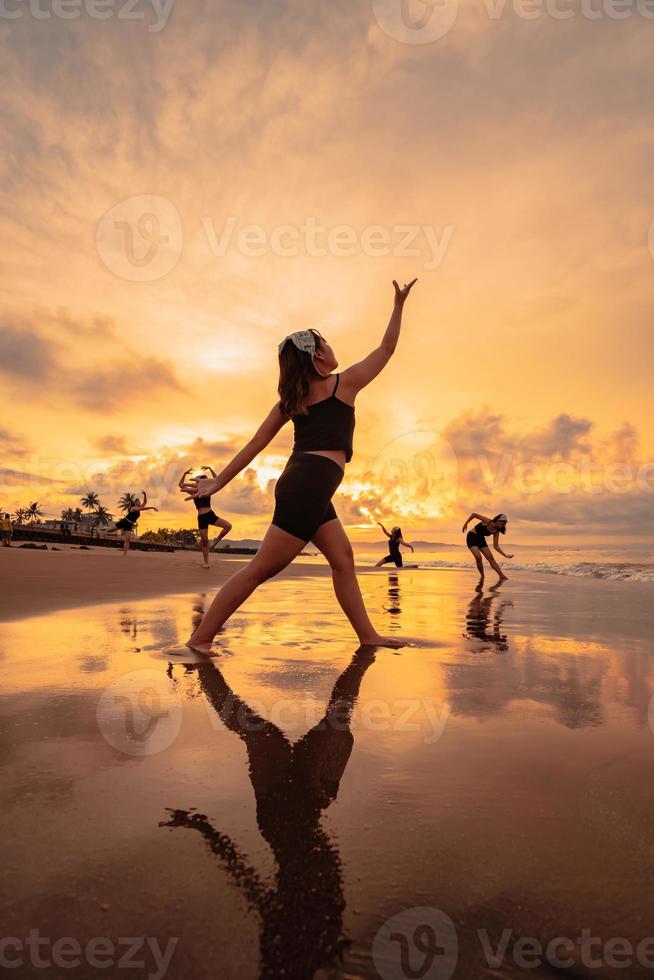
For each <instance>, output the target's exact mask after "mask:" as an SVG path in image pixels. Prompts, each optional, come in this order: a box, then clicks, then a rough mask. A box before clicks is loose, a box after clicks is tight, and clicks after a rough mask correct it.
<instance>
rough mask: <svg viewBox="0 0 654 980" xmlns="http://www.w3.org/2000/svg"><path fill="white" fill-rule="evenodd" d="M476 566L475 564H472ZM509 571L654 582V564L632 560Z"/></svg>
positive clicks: (435, 564) (449, 564)
mask: <svg viewBox="0 0 654 980" xmlns="http://www.w3.org/2000/svg"><path fill="white" fill-rule="evenodd" d="M421 565H422V566H423V568H470V567H471V564H470V562H463V561H427V562H421ZM472 567H473V568H474V565H473V566H472ZM506 569H507V572H509V571H512V570H513V571H519V572H545V573H547V574H549V575H571V576H574V577H575V578H600V579H606V580H610V581H614V582H654V565H652V564H636V563H631V562H592V561H579V562H573V563H570V564H560V565H559V564H556V563H553V562H546V561H538V562H510V563H509V564H508V565H506Z"/></svg>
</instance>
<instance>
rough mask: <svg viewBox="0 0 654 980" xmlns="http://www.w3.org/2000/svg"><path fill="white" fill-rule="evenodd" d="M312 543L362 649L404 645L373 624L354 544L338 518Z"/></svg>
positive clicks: (320, 530)
mask: <svg viewBox="0 0 654 980" xmlns="http://www.w3.org/2000/svg"><path fill="white" fill-rule="evenodd" d="M311 540H312V542H313V544H315V546H316V548H318V549H319V550H320V551H321V552H322V553H323V555H324V556H325V558H326V559H327V561H328V562H329V564H330V565H331V569H332V581H333V583H334V592H335V593H336V598H337V599H338V601H339V604H340V606H341V609H342V610H343V612H344V613H345V615H346V616H347V618H348V619H349V621H350V623H351V624H352V628H353V630H354V632H355V633H356V635H357V637H358V638H359V642H360V643H361V644H362V646H385V647H401V646H404V641H402V640H399V639H398V638H397V637H392V638H391V637H388V636H382V635H381V634H379V633H378V632H377V630H376V629H375V627H374V626H373V625H372V623H371V622H370V617H369V616H368V613H367V611H366V607H365V604H364V601H363V596H362V595H361V589H360V588H359V582H358V580H357V576H356V570H355V568H354V555H353V553H352V545H351V544H350V540H349V538H348V536H347V534H346V533H345V529H344V528H343V525H342V524H341V522H340V521H339V520H338V518H334V519H333V520H331V521H328V522H327V523H326V524H321V525H320V527H319V528H318V530H317V531H316V533H315V534H314V536H313V537H312V538H311Z"/></svg>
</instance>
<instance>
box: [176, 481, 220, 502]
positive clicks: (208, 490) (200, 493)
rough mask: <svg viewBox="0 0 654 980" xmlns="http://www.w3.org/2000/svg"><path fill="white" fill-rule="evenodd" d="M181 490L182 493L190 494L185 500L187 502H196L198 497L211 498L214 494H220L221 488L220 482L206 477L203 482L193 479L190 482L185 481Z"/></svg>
mask: <svg viewBox="0 0 654 980" xmlns="http://www.w3.org/2000/svg"><path fill="white" fill-rule="evenodd" d="M200 484H202V486H200ZM179 489H180V490H181V492H182V493H187V494H188V497H185V498H184V499H185V500H195V498H196V497H210V496H211V495H212V494H214V493H218V491H219V490H220V486H219V484H218V480H216V479H214V478H213V477H205V478H204V479H202V480H196V479H195V477H191V478H190V479H189V480H185V482H184V483H182V485H181V487H180V488H179Z"/></svg>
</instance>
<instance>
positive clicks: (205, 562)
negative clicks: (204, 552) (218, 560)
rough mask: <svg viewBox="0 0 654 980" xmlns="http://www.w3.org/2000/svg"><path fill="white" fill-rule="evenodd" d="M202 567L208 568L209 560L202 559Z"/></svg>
mask: <svg viewBox="0 0 654 980" xmlns="http://www.w3.org/2000/svg"><path fill="white" fill-rule="evenodd" d="M202 567H203V568H209V567H210V565H209V562H208V561H203V562H202Z"/></svg>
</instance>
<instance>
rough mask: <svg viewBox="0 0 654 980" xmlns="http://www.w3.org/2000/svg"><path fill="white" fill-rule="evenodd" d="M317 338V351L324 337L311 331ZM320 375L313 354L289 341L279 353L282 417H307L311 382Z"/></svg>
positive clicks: (279, 387) (279, 388) (278, 389)
mask: <svg viewBox="0 0 654 980" xmlns="http://www.w3.org/2000/svg"><path fill="white" fill-rule="evenodd" d="M311 333H312V334H313V335H314V337H315V338H316V350H320V347H321V342H322V337H321V336H320V334H319V333H318V331H317V330H311ZM317 375H318V372H317V371H316V369H315V367H314V366H313V359H312V357H311V354H308V353H307V352H306V351H303V350H298V348H297V347H296V346H295V344H294V343H293V341H292V340H287V341H286V343H285V344H284V346H283V347H282V349H281V351H280V353H279V385H278V386H277V391H278V392H279V407H280V408H281V411H282V415H286V416H291V415H306V414H307V413H308V409H306V408H305V405H304V403H305V401H306V398H307V395H308V394H309V386H310V384H311V380H312V379H313V378H315V377H316V376H317Z"/></svg>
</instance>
